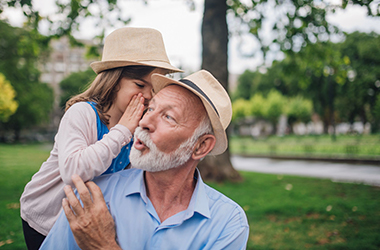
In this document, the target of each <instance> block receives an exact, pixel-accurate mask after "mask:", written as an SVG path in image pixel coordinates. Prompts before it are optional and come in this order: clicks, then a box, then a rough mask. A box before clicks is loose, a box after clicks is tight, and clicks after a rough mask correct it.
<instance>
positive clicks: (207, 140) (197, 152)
mask: <svg viewBox="0 0 380 250" xmlns="http://www.w3.org/2000/svg"><path fill="white" fill-rule="evenodd" d="M215 143H216V138H215V136H213V135H209V134H207V135H202V136H201V137H199V139H198V142H197V143H196V147H195V149H194V151H193V154H192V158H193V159H194V160H200V159H202V158H203V157H205V156H206V155H207V154H208V153H210V151H211V150H212V149H213V148H214V146H215Z"/></svg>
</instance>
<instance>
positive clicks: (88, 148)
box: [20, 102, 132, 235]
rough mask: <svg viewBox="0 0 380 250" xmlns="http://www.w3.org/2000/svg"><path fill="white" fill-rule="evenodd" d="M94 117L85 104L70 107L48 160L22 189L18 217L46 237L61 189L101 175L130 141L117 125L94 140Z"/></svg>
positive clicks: (57, 210)
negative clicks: (77, 179) (74, 177)
mask: <svg viewBox="0 0 380 250" xmlns="http://www.w3.org/2000/svg"><path fill="white" fill-rule="evenodd" d="M96 119H97V115H96V113H95V112H94V110H93V109H92V107H91V106H90V105H89V104H88V103H86V102H79V103H76V104H74V105H73V106H72V107H70V108H69V109H68V110H67V112H66V113H65V114H64V116H63V117H62V120H61V123H60V125H59V128H58V132H57V134H56V136H55V142H54V146H53V149H52V151H51V152H50V156H49V158H48V159H47V160H46V161H45V162H44V163H43V164H42V165H41V168H40V170H39V171H38V172H37V173H36V174H35V175H33V177H32V180H31V181H30V182H29V183H28V184H27V185H26V186H25V189H24V192H23V194H22V195H21V198H20V212H21V218H22V219H23V220H25V221H26V222H28V224H29V225H30V226H31V227H32V228H34V229H35V230H36V231H38V232H39V233H41V234H43V235H47V234H48V233H49V231H50V229H51V228H52V227H53V224H54V222H55V221H56V220H57V218H58V215H59V213H60V211H61V210H62V199H63V198H64V197H65V193H64V191H63V188H64V186H65V185H67V184H68V185H72V186H73V184H72V181H71V176H72V175H73V174H78V175H79V176H80V177H81V178H82V179H83V180H84V181H88V180H92V179H93V178H94V177H95V176H99V175H101V174H102V173H103V172H104V171H106V170H107V168H108V167H109V166H110V164H111V162H112V160H113V159H114V158H115V157H116V156H117V155H118V154H119V153H120V150H121V148H122V147H123V146H125V145H127V144H128V143H129V142H130V141H131V138H132V134H131V132H130V131H129V129H128V128H127V127H125V126H123V125H120V124H118V125H116V126H114V127H113V128H111V129H110V131H109V133H108V134H106V135H104V137H103V138H102V139H101V140H98V138H97V123H96Z"/></svg>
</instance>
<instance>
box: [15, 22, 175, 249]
mask: <svg viewBox="0 0 380 250" xmlns="http://www.w3.org/2000/svg"><path fill="white" fill-rule="evenodd" d="M91 67H92V68H93V69H94V71H95V72H96V73H97V74H98V75H97V77H96V78H95V80H94V81H93V82H92V84H91V85H90V86H89V88H88V89H87V90H86V91H85V92H83V93H81V94H79V95H77V96H75V97H73V98H71V99H70V100H69V101H68V102H67V103H66V112H65V114H64V116H63V117H62V120H61V122H60V125H59V128H58V132H57V134H56V136H55V142H54V146H53V150H52V151H51V152H50V157H49V158H48V159H47V161H46V162H44V163H43V164H42V166H41V168H40V170H39V171H38V172H37V173H36V174H35V175H34V176H33V177H32V180H31V181H30V182H29V183H28V184H27V185H26V187H25V190H24V192H23V194H22V196H21V199H20V205H21V208H20V210H21V218H22V222H23V230H24V236H25V241H26V244H27V247H28V249H38V248H39V247H40V245H41V243H42V241H43V240H44V238H45V236H46V235H47V234H48V232H49V231H50V229H51V228H52V226H53V224H54V222H55V221H56V219H57V217H58V215H59V213H60V211H61V209H62V207H61V204H62V199H63V198H64V197H65V193H64V191H63V187H64V186H65V185H67V184H72V182H71V176H72V175H73V174H78V175H79V176H81V178H82V179H83V180H84V181H88V180H91V179H93V178H94V177H96V176H99V175H101V174H108V173H114V172H117V171H120V170H122V169H124V168H126V167H127V166H128V164H129V152H130V147H131V145H132V133H133V132H134V130H135V128H136V127H137V126H138V122H139V120H140V119H141V116H142V114H143V110H144V106H146V105H147V104H148V102H149V100H150V99H151V98H152V87H153V86H152V84H151V80H150V78H151V75H152V74H153V73H161V74H165V73H168V72H178V71H180V70H179V69H177V68H175V67H173V66H172V65H170V62H169V60H168V58H167V56H166V52H165V48H164V44H163V40H162V37H161V34H160V33H159V32H158V31H156V30H153V29H145V28H122V29H119V30H116V31H114V32H113V33H111V34H110V35H109V36H108V37H107V38H106V40H105V44H104V50H103V57H102V61H100V62H94V63H92V64H91Z"/></svg>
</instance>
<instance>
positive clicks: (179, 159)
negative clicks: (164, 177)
mask: <svg viewBox="0 0 380 250" xmlns="http://www.w3.org/2000/svg"><path fill="white" fill-rule="evenodd" d="M135 137H137V138H138V139H139V140H140V141H141V142H142V143H144V144H145V145H146V146H147V147H148V148H149V152H148V153H146V154H145V155H143V154H142V153H141V151H139V150H137V149H136V148H135V147H134V146H132V149H131V153H130V155H129V159H130V161H131V164H132V167H134V168H139V169H142V170H145V171H148V172H158V171H165V170H169V169H172V168H176V167H179V166H181V165H183V164H185V163H186V162H187V161H188V160H189V159H190V157H191V155H192V153H193V146H194V139H193V138H189V139H188V140H187V141H185V142H183V143H182V144H181V145H180V146H179V148H178V149H177V150H175V151H174V152H172V153H169V154H168V153H164V152H162V151H160V150H159V149H158V148H157V146H156V145H155V144H154V143H153V142H152V140H151V139H150V136H149V133H148V132H147V131H146V130H143V129H142V128H140V127H137V128H136V130H135Z"/></svg>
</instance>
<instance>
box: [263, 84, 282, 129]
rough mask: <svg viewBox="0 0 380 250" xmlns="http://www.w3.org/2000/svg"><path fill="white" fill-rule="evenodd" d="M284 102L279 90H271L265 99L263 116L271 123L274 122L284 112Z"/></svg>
mask: <svg viewBox="0 0 380 250" xmlns="http://www.w3.org/2000/svg"><path fill="white" fill-rule="evenodd" d="M285 102H286V99H285V98H284V96H283V95H281V93H280V92H278V91H276V90H271V91H270V92H269V94H268V96H267V99H266V103H265V110H264V117H265V118H266V119H268V120H269V121H270V122H272V123H273V124H276V123H277V122H278V119H279V118H280V116H281V115H282V114H283V113H284V105H285Z"/></svg>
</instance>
